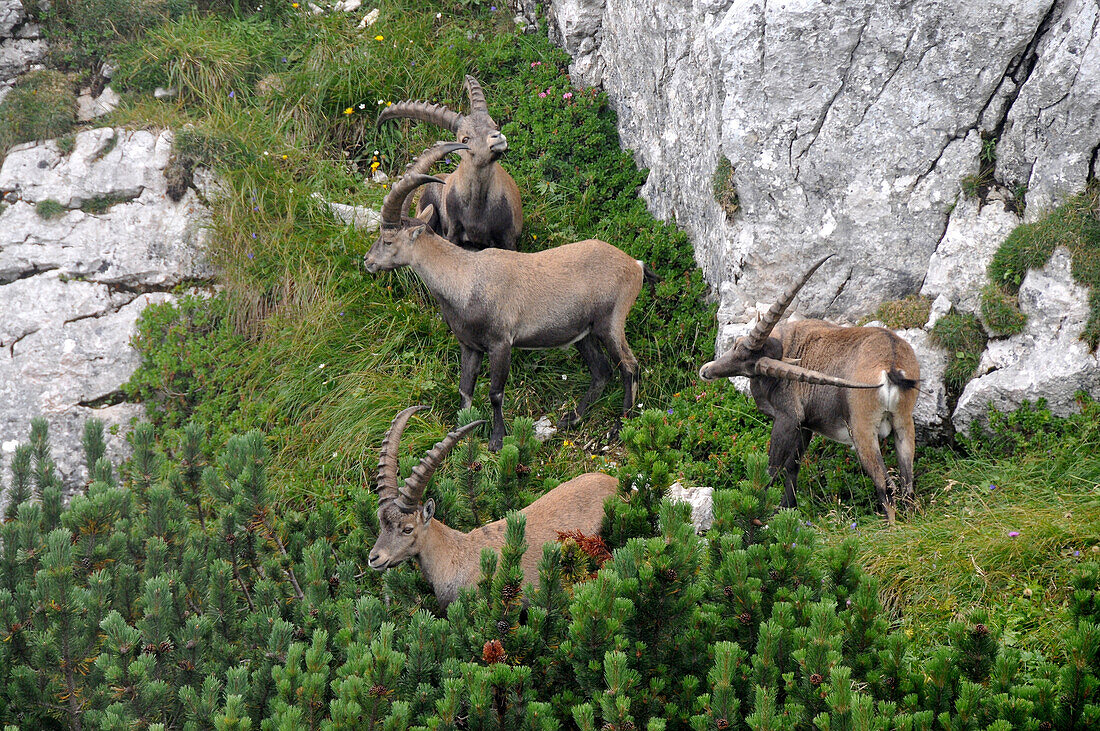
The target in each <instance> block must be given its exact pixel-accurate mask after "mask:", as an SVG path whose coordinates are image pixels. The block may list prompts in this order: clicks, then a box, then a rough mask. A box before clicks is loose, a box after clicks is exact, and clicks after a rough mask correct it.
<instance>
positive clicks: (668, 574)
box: [661, 569, 676, 582]
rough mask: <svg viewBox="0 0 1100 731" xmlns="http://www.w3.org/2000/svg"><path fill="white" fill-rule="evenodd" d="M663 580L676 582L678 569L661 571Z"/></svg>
mask: <svg viewBox="0 0 1100 731" xmlns="http://www.w3.org/2000/svg"><path fill="white" fill-rule="evenodd" d="M661 578H662V579H664V580H665V581H669V582H672V581H676V569H664V570H663V571H661Z"/></svg>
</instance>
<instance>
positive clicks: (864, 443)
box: [849, 419, 894, 523]
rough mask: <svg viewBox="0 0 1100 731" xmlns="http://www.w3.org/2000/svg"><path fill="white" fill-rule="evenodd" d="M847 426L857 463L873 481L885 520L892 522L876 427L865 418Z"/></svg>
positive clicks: (888, 493)
mask: <svg viewBox="0 0 1100 731" xmlns="http://www.w3.org/2000/svg"><path fill="white" fill-rule="evenodd" d="M849 428H850V429H851V432H852V444H854V445H855V448H856V456H858V457H859V463H860V464H861V465H863V469H864V470H865V471H866V472H867V474H868V475H870V477H871V481H872V482H874V483H875V493H876V494H877V495H878V502H879V505H881V506H882V509H883V510H884V511H885V512H886V520H887V521H888V522H890V523H893V522H894V496H893V495H891V494H890V487H889V485H887V484H886V463H885V462H883V461H882V452H881V451H880V450H879V446H878V433H877V429H876V428H875V426H872V425H871V422H870V420H866V419H863V420H860V421H858V422H856V423H854V424H849Z"/></svg>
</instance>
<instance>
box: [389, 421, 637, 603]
mask: <svg viewBox="0 0 1100 731" xmlns="http://www.w3.org/2000/svg"><path fill="white" fill-rule="evenodd" d="M425 408H427V407H426V406H411V407H409V408H407V409H405V410H404V411H402V412H401V413H400V414H398V415H397V417H396V418H395V419H394V420H393V423H392V424H391V425H390V428H389V431H387V432H386V436H385V437H384V438H383V440H382V457H381V459H379V460H378V490H379V496H378V528H379V531H378V540H377V542H375V544H374V548H372V549H371V552H370V556H369V557H368V559H367V560H368V563H369V565H370V567H371V568H372V569H375V570H376V571H383V570H385V569H388V568H392V567H394V566H396V565H398V564H399V563H401V562H402V561H404V560H405V559H408V558H413V557H416V558H418V559H419V560H420V570H421V571H423V572H424V578H425V579H427V580H428V583H429V584H431V585H432V590H433V591H434V592H435V596H436V598H437V599H438V600H439V603H440V605H442V606H444V607H446V606H447V605H448V604H450V603H451V602H453V601H454V600H455V599H457V598H458V590H459V589H461V588H462V587H464V586H471V585H473V584H475V583H476V582H477V580H478V578H479V576H480V575H481V550H482V549H483V548H492V549H495V550H496V551H497V552H498V553H499V552H500V549H501V547H502V546H503V545H504V531H505V521H504V520H498V521H496V522H494V523H489V524H488V525H485V526H482V527H481V528H476V529H474V530H472V531H470V532H469V533H461V532H459V531H457V530H455V529H453V528H448V527H447V526H445V525H444V524H443V523H441V522H440V521H438V520H433V519H432V517H433V516H434V515H435V501H434V500H432V499H431V498H428V499H427V500H424V499H423V496H424V488H425V487H426V486H427V484H428V480H430V479H431V477H432V474H434V473H435V470H436V468H438V467H439V465H440V464H442V462H443V459H444V458H445V457H446V456H447V453H448V452H450V451H451V448H452V447H454V445H455V444H456V443H457V442H458V440H459V439H461V438H462V437H463V435H465V434H466V433H467V432H468V431H470V430H471V429H473V428H474V427H476V426H478V425H480V424H483V423H484V422H483V421H475V422H473V423H472V424H467V425H466V426H464V427H461V428H459V429H456V430H455V431H453V432H451V433H449V434H448V435H447V436H446V437H445V438H444V439H443V441H441V442H438V443H436V445H435V446H434V447H432V448H431V449H430V450H428V453H427V454H426V455H425V456H424V459H423V460H421V462H420V464H418V465H417V466H416V467H414V468H413V472H412V474H411V475H409V477H408V479H406V480H405V482H404V484H402V485H398V474H397V461H398V449H397V448H398V445H399V443H400V441H401V432H402V431H404V429H405V425H406V424H407V423H408V421H409V417H411V416H412V415H413V414H414V413H416V412H417V411H420V410H421V409H425ZM618 484H619V483H618V480H616V479H615V478H614V477H611V476H610V475H605V474H602V473H599V472H589V473H588V474H584V475H581V476H579V477H575V478H573V479H572V480H570V481H569V482H565V483H563V484H561V485H558V486H557V487H555V488H554V489H553V490H551V491H550V492H548V493H546V494H545V495H543V496H542V497H540V498H539V499H538V500H536V501H535V502H533V503H531V504H530V505H528V506H527V507H526V508H524V509H523V510H521V511H520V512H522V513H523V514H524V515H525V516H526V517H527V531H526V533H525V537H526V540H527V545H528V546H529V548H528V549H527V552H526V553H524V554H523V559H522V561H521V565H522V566H523V576H524V579H525V581H526V582H530V583H533V584H538V579H539V572H538V562H539V559H540V558H542V550H541V549H542V545H543V544H544V543H547V542H548V541H554V540H557V537H558V531H572V530H579V531H580V532H581V533H585V534H590V535H594V534H596V533H598V532H599V530H600V523H601V522H602V521H603V514H604V511H603V503H604V500H606V499H607V498H608V497H609V496H611V495H613V494H614V493H615V490H616V489H617V487H618Z"/></svg>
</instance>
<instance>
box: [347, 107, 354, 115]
mask: <svg viewBox="0 0 1100 731" xmlns="http://www.w3.org/2000/svg"><path fill="white" fill-rule="evenodd" d="M354 112H355V110H354V109H352V108H351V107H348V108H347V109H345V110H344V114H352V113H354Z"/></svg>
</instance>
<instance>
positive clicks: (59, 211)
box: [34, 198, 69, 221]
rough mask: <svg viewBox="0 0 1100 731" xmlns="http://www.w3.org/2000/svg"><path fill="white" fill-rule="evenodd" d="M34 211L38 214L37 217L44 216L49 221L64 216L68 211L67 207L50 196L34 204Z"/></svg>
mask: <svg viewBox="0 0 1100 731" xmlns="http://www.w3.org/2000/svg"><path fill="white" fill-rule="evenodd" d="M34 212H35V213H37V214H38V217H39V218H44V219H46V220H47V221H49V220H50V219H53V218H59V217H61V216H64V215H65V214H66V213H68V212H69V209H68V208H66V207H65V206H63V205H61V204H60V203H58V202H57V201H55V200H53V199H52V198H47V199H45V200H41V201H38V202H37V203H35V204H34Z"/></svg>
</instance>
